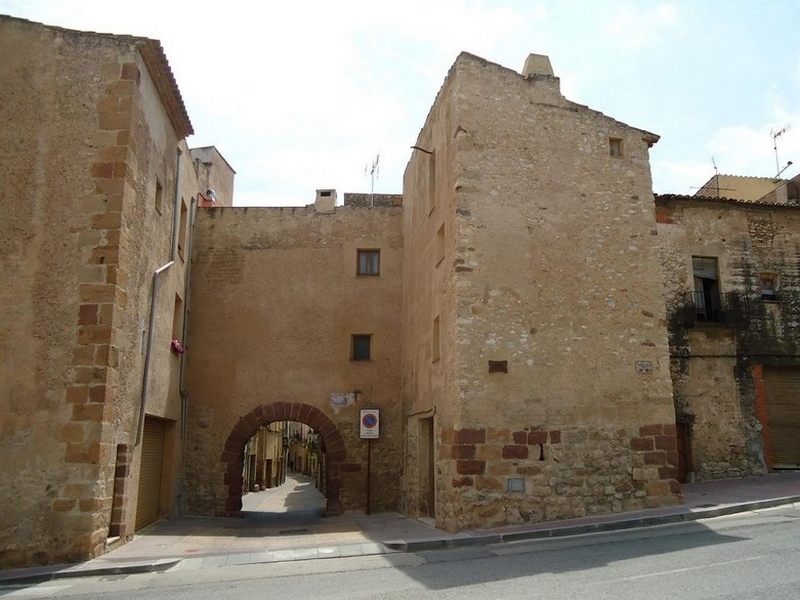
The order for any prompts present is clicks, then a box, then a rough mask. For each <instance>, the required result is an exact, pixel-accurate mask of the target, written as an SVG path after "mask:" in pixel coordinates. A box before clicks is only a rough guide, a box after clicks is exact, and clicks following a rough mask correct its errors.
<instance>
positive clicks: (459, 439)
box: [454, 429, 486, 444]
mask: <svg viewBox="0 0 800 600" xmlns="http://www.w3.org/2000/svg"><path fill="white" fill-rule="evenodd" d="M485 442H486V430H485V429H459V430H457V431H456V432H455V438H454V443H456V444H483V443H485Z"/></svg>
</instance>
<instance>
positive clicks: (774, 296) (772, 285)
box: [758, 273, 778, 302]
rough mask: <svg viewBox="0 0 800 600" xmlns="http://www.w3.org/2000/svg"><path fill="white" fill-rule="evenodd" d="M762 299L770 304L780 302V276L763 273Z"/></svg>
mask: <svg viewBox="0 0 800 600" xmlns="http://www.w3.org/2000/svg"><path fill="white" fill-rule="evenodd" d="M758 277H759V279H760V280H761V299H762V300H766V301H768V302H777V301H778V276H777V275H776V274H775V273H761V275H759V276H758Z"/></svg>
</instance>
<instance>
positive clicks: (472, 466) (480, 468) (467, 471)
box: [456, 460, 486, 475]
mask: <svg viewBox="0 0 800 600" xmlns="http://www.w3.org/2000/svg"><path fill="white" fill-rule="evenodd" d="M456 471H457V472H458V474H459V475H483V473H484V471H486V461H485V460H458V461H456Z"/></svg>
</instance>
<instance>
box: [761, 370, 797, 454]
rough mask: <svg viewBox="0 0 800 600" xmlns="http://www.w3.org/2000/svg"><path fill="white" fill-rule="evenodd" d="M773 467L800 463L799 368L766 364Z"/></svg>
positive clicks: (765, 374)
mask: <svg viewBox="0 0 800 600" xmlns="http://www.w3.org/2000/svg"><path fill="white" fill-rule="evenodd" d="M764 386H765V388H766V393H767V418H768V419H769V432H770V438H771V439H772V468H773V469H780V468H797V467H800V369H797V368H788V367H787V368H783V367H765V368H764Z"/></svg>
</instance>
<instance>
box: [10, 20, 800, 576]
mask: <svg viewBox="0 0 800 600" xmlns="http://www.w3.org/2000/svg"><path fill="white" fill-rule="evenodd" d="M0 50H3V55H4V56H7V57H10V58H9V59H8V60H4V61H3V63H2V64H0V83H2V84H3V85H2V86H0V111H2V112H3V115H4V116H5V117H6V118H5V119H4V122H7V123H12V126H10V127H6V128H5V129H3V130H2V131H0V151H2V152H3V155H4V156H8V157H12V159H11V160H9V161H4V162H2V163H0V182H1V183H2V186H0V188H1V189H2V190H3V192H2V193H3V196H4V197H3V201H4V206H7V207H9V210H8V215H7V217H8V218H6V219H4V220H3V221H2V222H0V244H2V250H3V252H2V256H3V262H2V265H3V266H2V269H3V270H2V274H3V280H4V281H6V282H9V284H8V285H7V286H6V287H5V288H4V289H3V291H2V292H0V293H2V294H3V296H2V302H1V303H0V309H1V310H2V312H0V344H2V349H3V352H4V355H5V356H7V357H10V360H6V361H4V363H3V366H2V367H0V373H2V377H3V382H4V384H5V385H4V389H3V392H2V395H0V419H2V420H1V421H0V427H2V437H0V498H2V501H3V509H2V512H0V566H11V565H20V564H33V563H47V562H58V561H64V560H80V559H85V558H89V557H92V556H96V555H98V554H100V553H102V552H103V551H104V550H106V549H107V548H109V547H112V546H113V544H115V543H122V542H124V541H125V540H126V539H129V538H130V536H131V535H133V533H134V532H135V531H136V530H137V529H140V528H141V527H143V526H145V525H147V524H148V523H150V522H152V521H153V520H155V519H158V518H162V517H168V516H172V515H176V514H183V513H189V514H205V515H227V516H233V515H238V514H239V513H240V511H241V508H242V502H241V498H242V495H243V494H244V493H249V492H254V491H255V490H256V487H257V488H258V489H259V490H260V489H263V488H265V487H271V486H274V485H277V484H279V483H280V482H281V481H283V478H284V477H285V474H286V471H287V470H288V469H297V470H300V471H302V472H304V473H306V474H309V475H310V476H312V477H314V478H315V479H316V481H317V486H318V487H319V489H320V490H321V491H322V492H323V493H324V494H325V496H326V498H327V512H328V514H340V513H342V512H345V511H365V510H369V511H371V512H377V511H387V510H399V511H402V512H404V513H405V514H408V515H410V516H429V517H433V518H435V520H436V523H437V526H439V527H442V528H444V529H447V530H450V531H455V530H460V529H465V528H471V527H492V526H498V525H504V524H514V523H523V522H536V521H542V520H551V519H561V518H568V517H575V516H582V515H587V514H601V513H608V512H614V511H623V510H631V509H638V508H646V507H653V506H661V505H666V504H671V503H675V502H678V501H679V500H680V484H679V481H680V480H688V479H691V478H692V477H694V478H698V479H700V478H706V479H708V478H718V477H730V476H738V475H749V474H759V473H765V472H767V471H768V470H769V469H772V468H780V467H781V466H789V465H791V464H794V462H800V459H798V456H797V455H798V450H797V449H796V448H795V447H794V446H792V443H793V442H792V441H791V440H792V439H795V438H797V437H798V436H796V433H797V430H798V429H797V428H798V427H800V423H795V422H794V421H793V420H792V419H793V416H792V415H793V414H794V412H793V411H795V410H796V406H797V401H796V400H795V399H794V398H796V396H795V395H794V392H793V390H795V389H796V386H799V385H800V377H796V376H795V371H794V370H793V369H795V368H796V363H795V358H796V357H795V353H796V349H795V348H796V346H795V344H796V342H795V340H796V339H797V336H796V331H795V328H796V327H797V323H798V319H797V318H796V315H795V312H796V311H795V308H796V307H795V300H794V298H793V294H794V292H795V287H797V282H796V281H795V279H796V277H795V272H796V271H797V269H796V264H795V254H796V252H795V250H796V244H797V240H796V237H797V236H798V235H800V227H798V225H800V223H798V222H797V216H796V215H797V213H796V211H797V208H796V205H795V203H794V198H795V196H796V194H795V192H794V190H795V186H794V183H793V182H778V183H775V184H774V185H773V186H772V188H769V186H766V187H767V188H769V189H768V190H767V192H765V193H764V194H766V195H764V194H762V195H761V196H759V197H758V198H753V199H749V200H750V201H745V200H738V201H737V200H726V199H723V198H717V197H716V195H715V196H714V197H713V198H707V197H693V198H685V197H673V196H659V197H657V198H654V196H653V193H652V185H651V180H650V167H649V157H648V152H649V148H650V147H651V146H652V145H653V144H654V143H655V142H656V141H657V140H658V136H656V135H654V134H652V133H649V132H647V131H644V130H641V129H637V128H634V127H630V126H628V125H625V124H624V123H620V122H618V121H615V120H614V119H612V118H610V117H607V116H605V115H603V114H601V113H599V112H597V111H594V110H591V109H589V108H587V107H585V106H581V105H578V104H575V103H573V102H570V101H569V100H567V99H565V98H564V97H563V95H562V94H561V92H560V88H559V80H558V78H557V77H555V76H554V74H553V71H552V68H551V66H550V62H549V59H548V58H547V57H545V56H540V55H531V56H530V57H529V58H528V60H527V61H526V63H525V67H524V69H523V72H522V73H521V74H520V73H516V72H514V71H511V70H509V69H506V68H504V67H501V66H499V65H496V64H493V63H490V62H488V61H486V60H483V59H481V58H478V57H476V56H473V55H470V54H466V53H463V54H461V55H460V56H459V57H458V58H457V60H456V61H455V63H454V65H453V66H452V68H451V69H450V72H449V74H448V75H447V78H446V79H445V81H444V84H443V86H442V88H441V90H440V91H439V94H438V96H437V98H436V100H435V101H434V103H433V105H432V107H431V110H430V112H429V114H428V117H427V119H426V122H425V123H424V124H423V127H422V129H421V131H420V133H419V136H418V138H417V140H416V142H415V143H414V146H413V150H412V151H411V158H410V161H409V163H408V166H407V168H406V172H405V176H404V182H403V194H402V195H385V194H345V195H344V198H343V202H341V203H340V202H339V201H338V198H337V194H336V191H335V190H333V189H319V190H317V195H316V198H315V201H314V203H313V204H310V205H308V206H306V207H294V208H234V207H232V206H231V204H232V194H233V181H234V171H233V169H232V168H231V166H230V165H229V164H228V163H227V162H226V161H225V159H224V158H223V157H222V156H221V154H220V153H219V152H218V151H217V150H216V149H215V148H214V147H204V148H196V149H189V148H188V146H187V144H186V142H185V138H186V137H187V136H188V135H189V134H190V133H192V129H191V123H190V122H189V119H188V116H187V114H186V110H185V107H184V105H183V102H182V100H181V97H180V93H179V90H178V88H177V85H176V84H175V82H174V79H173V78H172V74H171V72H170V69H169V66H168V64H167V61H166V58H165V57H164V55H163V51H162V50H161V47H160V45H159V44H158V42H156V41H153V40H148V39H145V38H135V37H126V36H111V35H101V34H94V33H82V32H75V31H67V30H63V29H59V28H55V27H48V26H44V25H40V24H35V23H29V22H27V21H22V20H19V19H14V18H10V17H0ZM56 74H58V76H56ZM30 90H35V91H36V93H35V94H31V93H30ZM21 98H28V99H29V101H28V104H27V105H26V106H27V108H26V111H20V112H19V113H18V112H17V111H16V110H15V109H14V108H13V107H15V106H17V105H18V104H19V102H20V99H21ZM31 98H32V99H33V100H31ZM12 110H13V111H14V113H13V115H12V114H11V113H10V112H9V111H12ZM723 187H724V186H723ZM715 189H716V187H715ZM759 189H760V188H759ZM770 194H771V195H770ZM753 200H756V201H753ZM793 386H794V387H793ZM291 423H295V425H292V424H291ZM791 435H794V436H795V438H792V437H791Z"/></svg>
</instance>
